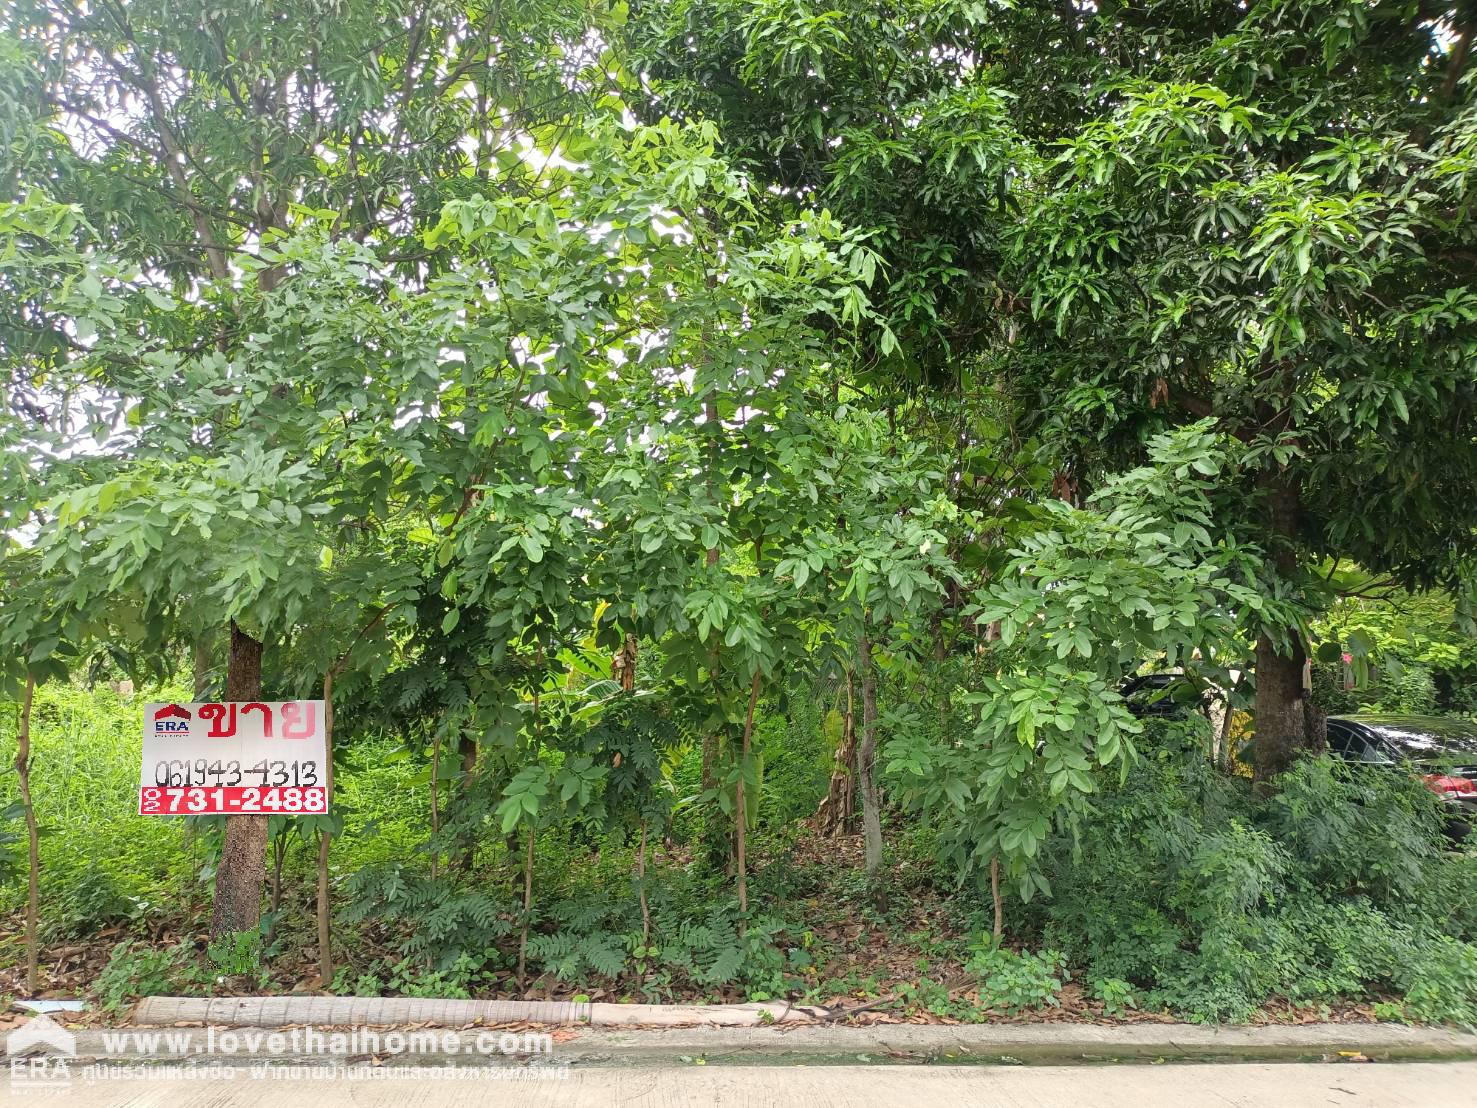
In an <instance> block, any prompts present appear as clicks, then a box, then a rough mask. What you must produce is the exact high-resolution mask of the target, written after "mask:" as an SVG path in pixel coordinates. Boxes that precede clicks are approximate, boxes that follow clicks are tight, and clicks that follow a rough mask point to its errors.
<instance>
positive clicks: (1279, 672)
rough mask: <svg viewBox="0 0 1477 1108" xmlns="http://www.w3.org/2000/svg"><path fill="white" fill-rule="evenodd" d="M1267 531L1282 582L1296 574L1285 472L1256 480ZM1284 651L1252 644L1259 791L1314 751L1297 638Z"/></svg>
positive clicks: (1292, 485) (1294, 510) (1297, 510)
mask: <svg viewBox="0 0 1477 1108" xmlns="http://www.w3.org/2000/svg"><path fill="white" fill-rule="evenodd" d="M1261 487H1262V492H1263V495H1264V496H1265V498H1266V499H1265V512H1266V525H1267V531H1268V533H1269V536H1270V544H1271V553H1272V559H1273V564H1274V565H1275V567H1276V569H1277V574H1278V576H1279V577H1280V578H1281V579H1282V580H1283V581H1292V580H1293V579H1294V577H1295V576H1296V574H1297V570H1298V554H1297V538H1298V528H1299V526H1300V524H1301V519H1302V502H1301V493H1300V489H1299V486H1298V481H1297V478H1296V477H1295V476H1293V475H1292V474H1291V473H1289V472H1287V471H1286V470H1282V471H1274V470H1269V471H1268V472H1267V473H1266V474H1265V475H1264V476H1263V478H1262V481H1261ZM1291 636H1292V640H1291V642H1290V644H1289V646H1288V647H1287V648H1286V649H1284V650H1279V649H1278V648H1277V646H1276V644H1275V643H1273V641H1272V639H1271V637H1270V636H1268V635H1266V634H1263V635H1262V636H1261V637H1260V638H1258V639H1257V644H1256V702H1255V706H1254V714H1255V718H1256V781H1257V783H1258V784H1259V785H1265V784H1266V783H1267V782H1269V781H1271V780H1272V779H1273V778H1274V777H1276V776H1277V775H1278V774H1280V773H1283V772H1284V771H1285V770H1287V769H1288V767H1290V766H1291V765H1292V763H1293V761H1294V760H1295V759H1296V758H1297V757H1298V756H1299V755H1300V754H1303V753H1305V752H1307V751H1309V750H1315V749H1317V747H1318V746H1319V742H1318V740H1317V736H1316V729H1315V728H1310V726H1309V723H1310V718H1309V710H1308V703H1307V693H1306V690H1305V689H1304V686H1303V670H1304V668H1305V666H1306V664H1307V660H1308V659H1307V654H1306V651H1305V648H1304V646H1303V642H1302V639H1301V638H1300V637H1299V636H1298V634H1297V632H1296V631H1294V632H1292V633H1291Z"/></svg>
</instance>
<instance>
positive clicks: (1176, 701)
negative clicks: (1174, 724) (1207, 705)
mask: <svg viewBox="0 0 1477 1108" xmlns="http://www.w3.org/2000/svg"><path fill="white" fill-rule="evenodd" d="M1118 693H1119V695H1120V696H1122V697H1123V700H1124V702H1125V703H1126V704H1127V705H1128V710H1129V711H1130V712H1132V713H1133V714H1134V715H1136V716H1137V717H1138V718H1139V719H1183V718H1184V717H1185V716H1188V715H1189V714H1190V712H1192V711H1194V710H1196V709H1199V708H1201V707H1202V706H1203V704H1204V699H1205V697H1204V694H1203V693H1201V691H1200V690H1199V689H1197V688H1196V687H1195V684H1194V683H1193V682H1192V681H1190V680H1189V679H1187V678H1186V677H1185V675H1184V674H1182V673H1142V674H1139V675H1138V676H1136V677H1130V678H1128V679H1127V680H1126V681H1124V682H1123V684H1122V685H1120V686H1119V688H1118Z"/></svg>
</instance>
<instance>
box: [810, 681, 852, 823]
mask: <svg viewBox="0 0 1477 1108" xmlns="http://www.w3.org/2000/svg"><path fill="white" fill-rule="evenodd" d="M815 820H816V828H817V830H819V831H820V833H821V834H822V835H824V836H827V837H830V838H834V837H835V836H837V835H851V834H855V832H856V711H855V707H854V704H853V700H852V677H851V670H847V671H846V714H845V715H844V716H842V717H841V742H840V744H839V745H838V746H837V747H836V760H835V765H834V767H833V768H832V769H831V783H830V785H829V786H828V787H827V789H826V796H825V799H824V800H822V801H821V804H820V807H819V808H817V809H816V812H815Z"/></svg>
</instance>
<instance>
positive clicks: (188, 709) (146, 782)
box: [138, 700, 328, 816]
mask: <svg viewBox="0 0 1477 1108" xmlns="http://www.w3.org/2000/svg"><path fill="white" fill-rule="evenodd" d="M327 767H328V743H327V737H326V729H325V726H324V715H323V701H321V700H272V701H251V702H248V703H224V704H223V703H216V702H205V703H188V704H184V703H178V704H146V705H144V751H143V764H142V767H141V770H140V778H139V801H138V810H139V814H140V815H148V816H169V815H191V816H203V815H241V814H250V815H267V816H292V815H317V814H320V813H322V812H324V811H326V810H327V808H328V789H327V782H328V772H327Z"/></svg>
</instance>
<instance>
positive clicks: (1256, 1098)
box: [0, 1062, 1477, 1108]
mask: <svg viewBox="0 0 1477 1108" xmlns="http://www.w3.org/2000/svg"><path fill="white" fill-rule="evenodd" d="M294 1104H306V1105H311V1106H312V1108H340V1106H347V1105H353V1106H354V1108H379V1106H384V1108H414V1106H424V1108H462V1106H466V1108H480V1106H483V1105H499V1104H508V1105H516V1106H517V1108H573V1106H576V1105H579V1106H584V1105H591V1104H597V1105H609V1106H619V1108H667V1106H669V1105H670V1106H681V1105H702V1106H704V1108H706V1106H708V1105H725V1106H726V1105H733V1106H742V1108H761V1106H768V1105H775V1106H783V1108H812V1106H814V1108H831V1106H833V1105H834V1106H836V1108H842V1106H845V1108H852V1106H854V1105H885V1106H887V1108H892V1106H895V1105H896V1106H904V1105H913V1104H919V1105H932V1104H937V1105H947V1106H949V1108H970V1106H989V1108H1036V1106H1040V1108H1055V1106H1057V1105H1064V1104H1070V1105H1072V1106H1073V1108H1097V1106H1103V1108H1118V1106H1122V1108H1156V1106H1158V1105H1174V1106H1176V1108H1194V1106H1198V1105H1208V1106H1209V1105H1213V1106H1215V1108H1227V1106H1238V1105H1247V1106H1255V1108H1264V1106H1277V1105H1287V1106H1289V1108H1294V1106H1295V1108H1312V1106H1318V1105H1358V1106H1361V1108H1364V1106H1391V1108H1395V1106H1412V1108H1415V1106H1419V1108H1425V1106H1427V1105H1443V1106H1445V1105H1454V1106H1461V1105H1472V1104H1477V1062H1444V1063H1443V1062H1438V1063H1406V1064H1400V1065H1396V1064H1391V1065H1382V1064H1371V1065H1361V1064H1356V1063H1345V1064H1337V1065H1329V1064H1324V1065H1316V1064H1309V1065H1305V1064H1293V1063H1287V1064H1269V1065H1162V1066H1141V1065H1133V1066H1040V1067H1036V1066H1032V1067H1007V1066H958V1067H943V1066H929V1067H919V1066H809V1067H795V1066H697V1065H686V1066H680V1067H676V1066H658V1067H652V1068H644V1067H643V1068H629V1069H621V1068H578V1069H574V1070H572V1071H570V1072H569V1076H568V1078H567V1079H565V1080H556V1079H552V1078H550V1077H548V1076H544V1077H542V1078H541V1079H540V1080H537V1081H524V1080H518V1081H493V1080H489V1079H488V1078H487V1077H486V1076H485V1075H483V1076H472V1075H467V1076H459V1077H457V1078H456V1079H454V1080H432V1079H430V1078H429V1077H428V1076H426V1075H424V1074H423V1075H422V1076H421V1077H420V1078H419V1079H400V1078H396V1079H394V1080H347V1079H343V1080H335V1081H325V1080H321V1079H302V1078H297V1079H292V1080H278V1079H270V1078H269V1079H252V1078H238V1079H236V1080H234V1081H229V1082H223V1081H210V1082H202V1081H198V1080H194V1081H192V1080H158V1079H151V1080H144V1081H111V1082H107V1083H97V1084H94V1085H92V1086H91V1087H88V1086H86V1085H85V1084H84V1083H83V1082H82V1081H80V1080H79V1079H77V1078H75V1077H74V1078H73V1079H72V1081H71V1083H70V1084H68V1085H61V1086H57V1087H53V1088H13V1087H10V1086H9V1083H8V1082H6V1081H4V1080H3V1079H0V1105H3V1106H5V1108H9V1106H11V1105H15V1106H17V1108H19V1106H20V1105H25V1106H26V1108H79V1106H83V1105H86V1106H88V1108H93V1106H103V1105H106V1106H112V1105H119V1106H128V1108H156V1106H157V1108H256V1106H261V1108H278V1106H279V1105H294Z"/></svg>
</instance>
